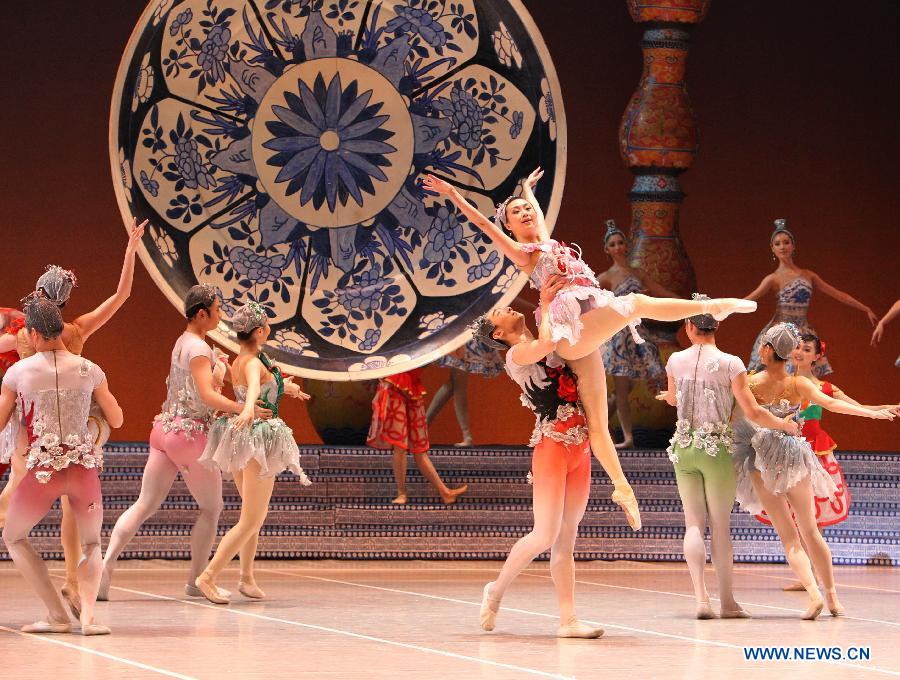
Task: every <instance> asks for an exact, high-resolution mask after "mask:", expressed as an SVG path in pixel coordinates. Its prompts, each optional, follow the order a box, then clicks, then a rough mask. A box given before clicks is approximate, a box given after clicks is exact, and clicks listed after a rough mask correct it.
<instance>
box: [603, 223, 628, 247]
mask: <svg viewBox="0 0 900 680" xmlns="http://www.w3.org/2000/svg"><path fill="white" fill-rule="evenodd" d="M616 234H618V235H619V236H621V237H622V238H623V239H625V240H626V241H627V240H628V237H627V236H625V232H624V231H622V230H621V229H619V227H618V226H616V221H615V220H606V235H605V236H604V237H603V245H606V244H607V243H608V242H609V239H611V238H612V237H613V236H615V235H616Z"/></svg>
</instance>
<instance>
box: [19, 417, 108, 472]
mask: <svg viewBox="0 0 900 680" xmlns="http://www.w3.org/2000/svg"><path fill="white" fill-rule="evenodd" d="M46 429H47V428H46V424H45V423H44V421H43V419H37V420H35V421H34V423H33V424H32V428H31V431H32V432H33V433H34V441H33V442H32V443H31V446H30V447H29V448H28V452H27V457H26V459H25V468H26V469H27V470H33V469H34V468H52V470H53V471H55V472H59V471H60V470H64V469H65V468H67V467H69V466H70V465H81V466H82V467H85V468H88V469H89V470H90V469H93V468H100V467H102V466H103V452H102V451H101V450H100V449H99V448H94V440H93V438H92V437H91V436H90V435H84V436H83V437H82V436H79V435H77V434H70V435H69V436H68V437H66V438H65V440H62V441H60V438H59V435H57V434H54V433H53V432H47V431H46ZM52 475H53V472H51V470H49V469H44V470H39V471H38V472H36V473H35V478H36V479H37V481H38V482H40V483H41V484H46V483H47V482H49V481H50V478H51V477H52Z"/></svg>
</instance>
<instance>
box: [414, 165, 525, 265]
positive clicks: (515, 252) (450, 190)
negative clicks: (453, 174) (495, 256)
mask: <svg viewBox="0 0 900 680" xmlns="http://www.w3.org/2000/svg"><path fill="white" fill-rule="evenodd" d="M422 184H423V186H424V187H425V188H426V189H428V190H429V191H434V192H436V193H439V194H443V195H444V196H447V197H448V198H449V199H450V200H451V201H453V204H454V205H455V206H456V207H457V208H459V210H460V212H462V214H463V215H465V216H466V217H467V218H469V221H470V222H471V223H472V224H474V225H475V226H476V227H477V228H479V229H481V231H483V232H484V233H485V234H486V235H487V237H488V238H489V239H491V241H493V242H494V243H495V244H496V245H497V247H498V248H499V249H500V250H501V251H503V254H504V255H506V257H508V258H509V259H510V260H512V261H513V262H514V263H515V264H517V265H519V266H520V267H525V266H527V265H528V263H529V257H528V253H525V252H523V251H522V246H521V244H519V243H518V242H517V241H514V240H513V239H511V238H510V237H509V236H507V235H506V234H504V233H503V230H502V229H501V228H500V227H499V226H497V225H496V224H494V223H493V222H492V221H491V220H489V219H488V218H487V217H485V216H484V215H482V214H481V213H480V212H479V211H478V209H477V208H475V207H474V206H473V205H472V204H471V203H469V202H468V201H467V200H466V199H465V198H463V195H462V194H461V193H459V192H458V191H457V190H456V189H455V188H454V187H453V186H452V185H450V184H448V183H447V182H445V181H444V180H442V179H438V178H437V177H435V176H434V175H425V180H424V181H423V182H422Z"/></svg>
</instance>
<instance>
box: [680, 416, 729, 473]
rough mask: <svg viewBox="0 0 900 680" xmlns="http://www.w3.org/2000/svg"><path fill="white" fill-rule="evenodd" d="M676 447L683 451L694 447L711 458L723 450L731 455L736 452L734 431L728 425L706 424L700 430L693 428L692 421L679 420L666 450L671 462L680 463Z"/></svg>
mask: <svg viewBox="0 0 900 680" xmlns="http://www.w3.org/2000/svg"><path fill="white" fill-rule="evenodd" d="M676 446H677V447H679V448H682V449H686V448H689V447H693V448H695V449H699V450H701V451H705V452H706V454H707V455H709V456H717V455H719V451H721V450H722V448H724V449H725V450H726V451H728V452H729V453H731V452H732V451H733V450H734V431H733V430H732V429H731V426H730V425H729V424H728V423H710V422H706V423H703V425H701V426H700V427H698V428H691V423H690V421H688V420H685V419H684V418H679V419H678V421H677V422H676V423H675V434H673V435H672V438H671V439H670V440H669V447H668V448H667V449H666V453H668V454H669V460H670V461H672V462H673V463H677V462H678V454H677V453H675V447H676Z"/></svg>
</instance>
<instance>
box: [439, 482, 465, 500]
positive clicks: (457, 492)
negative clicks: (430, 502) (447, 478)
mask: <svg viewBox="0 0 900 680" xmlns="http://www.w3.org/2000/svg"><path fill="white" fill-rule="evenodd" d="M468 488H469V485H468V484H463V485H462V486H460V487H457V488H455V489H450V493H449V494H448V495H446V496H442V497H441V498H442V500H443V501H444V505H453V504H454V503H456V499H457V498H459V497H460V496H462V495H463V494H464V493H465V492H466V490H467V489H468Z"/></svg>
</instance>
